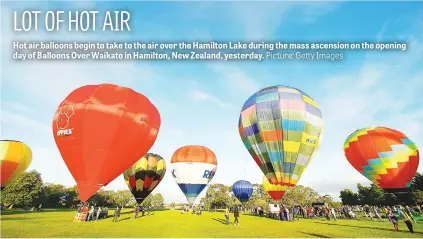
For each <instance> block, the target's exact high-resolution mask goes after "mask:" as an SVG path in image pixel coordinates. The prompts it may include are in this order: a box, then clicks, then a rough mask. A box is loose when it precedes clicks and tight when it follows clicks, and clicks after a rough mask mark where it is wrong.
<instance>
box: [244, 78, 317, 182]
mask: <svg viewBox="0 0 423 239" xmlns="http://www.w3.org/2000/svg"><path fill="white" fill-rule="evenodd" d="M322 129H323V120H322V114H321V112H320V109H319V107H318V105H317V103H316V102H315V101H314V100H313V99H312V98H311V97H310V96H308V95H307V94H305V93H304V92H302V91H300V90H298V89H294V88H291V87H286V86H271V87H268V88H265V89H262V90H260V91H258V92H257V93H255V94H254V95H252V96H251V97H250V98H249V99H248V100H247V101H246V102H245V103H244V106H243V107H242V111H241V115H240V119H239V133H240V136H241V139H242V141H243V143H244V145H245V147H246V148H247V150H248V152H249V153H250V154H251V156H252V157H253V159H254V160H255V162H256V163H257V165H258V166H259V167H260V169H261V170H262V171H263V173H264V175H265V176H266V177H267V178H268V179H269V181H270V182H271V183H272V184H280V185H286V186H295V185H296V184H297V182H298V180H299V179H300V177H301V175H302V173H303V171H304V169H305V168H306V167H307V165H308V163H309V162H310V160H311V158H312V156H313V153H314V152H315V151H316V148H317V147H318V145H319V141H320V135H321V132H322Z"/></svg>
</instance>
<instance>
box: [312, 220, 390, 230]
mask: <svg viewBox="0 0 423 239" xmlns="http://www.w3.org/2000/svg"><path fill="white" fill-rule="evenodd" d="M312 223H316V224H326V225H328V226H338V227H353V228H364V229H373V230H384V231H386V230H389V229H387V228H384V227H366V226H355V225H345V224H332V223H327V222H312Z"/></svg>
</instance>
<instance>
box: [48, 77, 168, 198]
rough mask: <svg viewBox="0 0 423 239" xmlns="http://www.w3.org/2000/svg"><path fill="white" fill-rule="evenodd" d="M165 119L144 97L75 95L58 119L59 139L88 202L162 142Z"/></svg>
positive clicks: (91, 88)
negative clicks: (160, 131) (160, 130)
mask: <svg viewBox="0 0 423 239" xmlns="http://www.w3.org/2000/svg"><path fill="white" fill-rule="evenodd" d="M159 128H160V114H159V112H158V111H157V109H156V107H155V106H154V105H153V104H152V103H151V102H150V101H149V99H148V98H147V97H145V96H144V95H142V94H140V93H138V92H135V91H134V90H132V89H129V88H126V87H120V86H117V85H112V84H100V85H86V86H83V87H80V88H78V89H76V90H74V91H73V92H71V93H70V94H69V95H68V96H67V97H66V98H65V100H63V102H62V103H61V104H60V105H59V107H58V108H57V111H56V113H55V115H54V118H53V135H54V139H55V141H56V145H57V147H58V148H59V151H60V154H61V155H62V158H63V160H64V161H65V163H66V166H67V167H68V169H69V171H70V172H71V174H72V176H73V178H74V179H75V181H76V183H77V186H78V191H79V197H80V199H81V201H86V200H88V199H89V198H90V197H91V196H92V195H93V194H94V193H95V192H96V191H97V190H98V189H99V188H100V187H102V186H104V185H106V184H108V183H109V182H111V181H112V180H113V179H115V178H116V177H117V176H119V175H120V174H122V173H123V172H124V171H125V170H126V169H128V168H129V167H130V166H131V165H133V164H134V163H135V162H136V161H137V160H138V159H140V158H141V157H142V156H143V155H145V154H146V153H147V152H148V150H149V149H150V148H151V146H152V145H153V143H154V142H155V140H156V137H157V134H158V132H159Z"/></svg>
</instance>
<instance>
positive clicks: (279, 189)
mask: <svg viewBox="0 0 423 239" xmlns="http://www.w3.org/2000/svg"><path fill="white" fill-rule="evenodd" d="M263 188H264V190H265V191H266V192H267V194H269V196H270V197H271V198H272V199H273V200H275V201H279V200H282V198H283V196H284V195H285V192H286V190H287V189H288V186H282V185H277V184H271V183H270V182H269V180H267V178H266V177H263Z"/></svg>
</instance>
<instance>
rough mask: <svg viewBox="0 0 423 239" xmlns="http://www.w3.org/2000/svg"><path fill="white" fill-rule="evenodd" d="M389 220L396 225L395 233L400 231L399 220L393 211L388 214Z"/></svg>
mask: <svg viewBox="0 0 423 239" xmlns="http://www.w3.org/2000/svg"><path fill="white" fill-rule="evenodd" d="M388 220H389V221H390V222H391V223H392V224H394V231H398V219H397V217H396V216H395V215H394V214H393V213H392V211H389V212H388Z"/></svg>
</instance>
